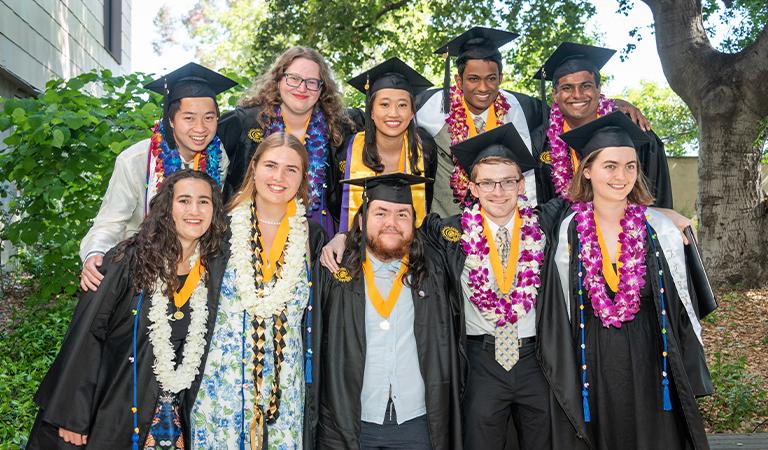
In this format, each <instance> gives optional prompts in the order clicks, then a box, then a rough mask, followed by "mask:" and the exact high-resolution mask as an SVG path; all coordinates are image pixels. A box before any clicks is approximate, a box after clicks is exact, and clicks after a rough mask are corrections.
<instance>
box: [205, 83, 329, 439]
mask: <svg viewBox="0 0 768 450" xmlns="http://www.w3.org/2000/svg"><path fill="white" fill-rule="evenodd" d="M294 81H295V80H294ZM304 81H305V82H306V80H304ZM304 84H305V83H302V88H303V85H304ZM311 84H312V83H311V82H310V85H311ZM307 166H308V158H307V150H306V149H305V148H304V146H303V145H302V144H301V142H300V141H299V139H298V138H296V137H295V136H293V135H292V134H290V133H287V132H275V133H272V134H270V135H269V136H267V137H266V138H265V139H264V140H263V141H262V142H261V143H260V144H259V146H258V148H257V149H256V151H255V153H254V154H253V157H252V158H251V160H250V162H249V164H248V170H247V172H246V174H245V181H244V184H243V186H242V188H241V189H240V191H239V192H238V193H237V194H236V195H235V197H234V198H233V200H232V201H231V203H230V204H229V206H228V211H229V217H230V229H231V231H232V234H231V237H230V239H229V242H230V245H231V248H232V257H231V258H230V260H229V261H228V262H227V267H226V271H225V275H224V282H223V286H222V295H221V299H220V307H219V310H218V313H217V316H216V328H215V330H214V332H213V337H212V344H211V345H212V347H211V357H210V358H209V359H208V364H207V365H206V367H205V369H204V373H203V377H202V388H203V389H201V390H200V395H199V396H198V398H197V402H196V403H195V404H194V408H193V411H192V434H193V439H194V441H193V443H192V444H193V448H262V445H264V443H265V442H269V444H270V445H275V444H277V446H281V447H285V448H302V447H303V445H302V442H311V441H312V433H313V427H312V425H311V424H312V423H313V422H314V421H315V420H316V419H315V418H314V417H313V412H314V411H315V410H314V409H313V408H312V407H311V404H312V402H313V401H314V400H315V396H314V395H313V393H312V392H313V391H312V390H311V388H312V376H313V371H312V367H313V365H314V366H315V367H317V364H318V363H317V362H316V361H314V360H315V359H316V358H317V357H318V356H319V353H320V352H319V350H318V349H317V342H318V337H317V336H316V335H317V333H318V331H319V330H320V327H319V326H318V325H317V323H316V320H317V319H318V318H319V316H320V305H318V304H314V305H313V304H312V303H311V297H310V296H309V286H310V281H309V275H310V274H309V272H308V264H309V263H310V262H311V259H312V258H313V257H314V256H315V255H316V254H317V252H318V249H319V248H320V247H321V246H322V245H323V243H324V241H325V235H324V233H323V230H322V229H321V228H320V226H319V225H318V224H317V223H315V222H314V221H311V220H307V218H306V217H305V211H306V210H305V206H304V205H305V204H306V201H307V190H308V184H309V182H308V173H307ZM313 330H314V332H313ZM305 349H306V351H305ZM222 410H224V411H232V413H230V414H229V415H228V416H227V417H226V418H225V419H222V420H220V419H219V418H222V417H223V416H222V415H221V413H220V412H221V411H222ZM305 415H306V420H305ZM302 430H303V431H304V432H303V433H302ZM265 447H266V446H265Z"/></svg>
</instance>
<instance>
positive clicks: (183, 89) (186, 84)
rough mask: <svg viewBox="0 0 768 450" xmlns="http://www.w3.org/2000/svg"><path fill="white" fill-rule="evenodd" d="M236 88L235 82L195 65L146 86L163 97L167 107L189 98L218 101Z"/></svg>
mask: <svg viewBox="0 0 768 450" xmlns="http://www.w3.org/2000/svg"><path fill="white" fill-rule="evenodd" d="M234 86H237V83H236V82H235V81H233V80H231V79H229V78H227V77H225V76H224V75H222V74H220V73H218V72H214V71H213V70H210V69H208V68H206V67H203V66H201V65H200V64H195V63H189V64H186V65H184V66H182V67H179V68H178V69H176V70H174V71H173V72H171V73H169V74H166V75H163V76H162V77H160V78H158V79H156V80H154V81H152V82H150V83H147V84H146V85H144V87H145V88H146V89H149V90H151V91H154V92H157V93H158V94H160V95H163V96H164V97H165V104H166V105H169V104H171V103H173V102H175V101H176V100H180V99H182V98H187V97H210V98H212V99H216V95H218V94H220V93H222V92H224V91H226V90H227V89H229V88H231V87H234Z"/></svg>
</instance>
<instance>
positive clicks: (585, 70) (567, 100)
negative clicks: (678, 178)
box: [533, 42, 672, 209]
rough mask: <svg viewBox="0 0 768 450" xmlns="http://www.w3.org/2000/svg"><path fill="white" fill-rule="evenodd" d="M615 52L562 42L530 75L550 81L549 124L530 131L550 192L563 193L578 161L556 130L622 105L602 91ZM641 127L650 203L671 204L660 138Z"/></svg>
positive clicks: (580, 122)
mask: <svg viewBox="0 0 768 450" xmlns="http://www.w3.org/2000/svg"><path fill="white" fill-rule="evenodd" d="M614 53H616V51H615V50H611V49H608V48H602V47H594V46H591V45H582V44H575V43H572V42H564V43H562V44H560V46H559V47H558V48H557V49H556V50H555V51H554V53H552V55H551V56H550V57H549V58H548V59H547V60H546V61H545V62H544V65H543V66H542V68H541V69H540V70H539V71H538V72H537V73H536V74H535V75H534V78H538V79H540V80H541V82H542V84H543V83H544V82H545V81H547V80H549V81H552V97H553V98H554V103H553V104H552V108H551V110H550V114H549V124H548V126H547V127H545V128H541V129H540V130H537V133H536V134H535V136H534V137H533V140H534V142H542V144H534V145H535V146H537V147H542V152H541V154H540V160H541V161H542V162H544V163H545V166H544V168H543V169H542V171H543V172H544V175H545V176H548V177H550V178H551V180H552V184H551V185H550V186H551V187H553V188H554V191H553V192H551V193H550V194H551V195H558V196H565V193H566V192H567V191H568V187H569V186H570V182H571V179H572V178H573V174H574V172H575V171H576V169H577V168H578V163H579V158H578V156H577V154H576V153H575V152H574V151H573V150H572V149H571V148H570V147H568V146H567V145H566V144H565V142H564V141H563V140H562V139H560V137H559V136H560V134H562V133H565V132H568V131H569V130H572V129H575V128H577V127H580V126H582V125H586V124H588V123H590V122H592V121H593V120H595V119H597V118H598V117H601V116H605V115H607V114H610V113H611V112H614V111H616V110H617V109H621V108H618V106H620V105H617V103H616V101H615V100H611V99H608V98H606V97H605V96H604V95H602V93H601V92H600V69H601V68H602V67H603V66H604V65H605V63H607V62H608V60H609V59H610V58H611V56H613V54H614ZM644 129H646V134H648V137H649V140H648V142H647V143H646V144H643V148H642V149H641V151H640V152H639V155H640V165H641V166H642V169H643V173H644V174H645V176H646V178H648V184H649V187H650V188H651V194H653V196H654V197H655V201H654V206H657V207H662V208H669V209H671V208H672V186H671V182H670V178H669V167H668V165H667V157H666V154H665V153H664V144H663V143H662V142H661V140H660V139H659V137H658V136H656V134H655V133H654V132H653V131H650V129H647V128H644ZM551 195H548V196H551Z"/></svg>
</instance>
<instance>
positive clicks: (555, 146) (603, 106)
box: [547, 94, 616, 201]
mask: <svg viewBox="0 0 768 450" xmlns="http://www.w3.org/2000/svg"><path fill="white" fill-rule="evenodd" d="M615 110H616V102H614V101H613V100H611V99H609V98H606V97H605V96H604V95H602V94H601V95H600V103H599V105H598V107H597V114H598V115H600V116H601V117H602V116H604V115H606V114H610V113H612V112H613V111H615ZM564 123H565V117H564V116H563V112H562V111H560V107H559V106H558V105H557V103H552V108H550V110H549V128H547V138H549V147H550V151H549V156H550V157H551V158H552V183H553V184H554V185H555V192H557V195H559V196H560V197H562V198H564V199H566V200H569V201H570V199H569V198H568V188H570V186H571V180H572V179H573V162H572V161H571V155H570V152H569V151H568V145H567V144H566V143H565V142H564V141H563V140H562V139H560V135H561V134H563V128H564Z"/></svg>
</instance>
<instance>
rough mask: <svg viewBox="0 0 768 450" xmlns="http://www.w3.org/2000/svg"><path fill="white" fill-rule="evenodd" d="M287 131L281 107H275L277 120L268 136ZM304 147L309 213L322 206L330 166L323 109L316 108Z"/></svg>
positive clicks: (272, 122)
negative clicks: (326, 174) (306, 164)
mask: <svg viewBox="0 0 768 450" xmlns="http://www.w3.org/2000/svg"><path fill="white" fill-rule="evenodd" d="M280 131H285V123H284V122H283V115H282V112H281V111H280V105H277V106H275V119H273V120H272V121H271V122H270V124H269V128H268V129H267V135H270V134H272V133H275V132H280ZM304 146H305V147H306V149H307V153H308V154H309V206H308V207H307V212H308V213H309V212H311V211H315V210H317V209H319V208H320V206H321V199H322V195H323V192H324V191H325V187H326V184H325V173H326V167H327V165H328V123H327V122H326V121H325V115H324V114H323V111H322V109H320V108H315V109H314V110H313V111H312V117H311V118H310V119H309V125H307V134H306V137H305V138H304Z"/></svg>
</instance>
